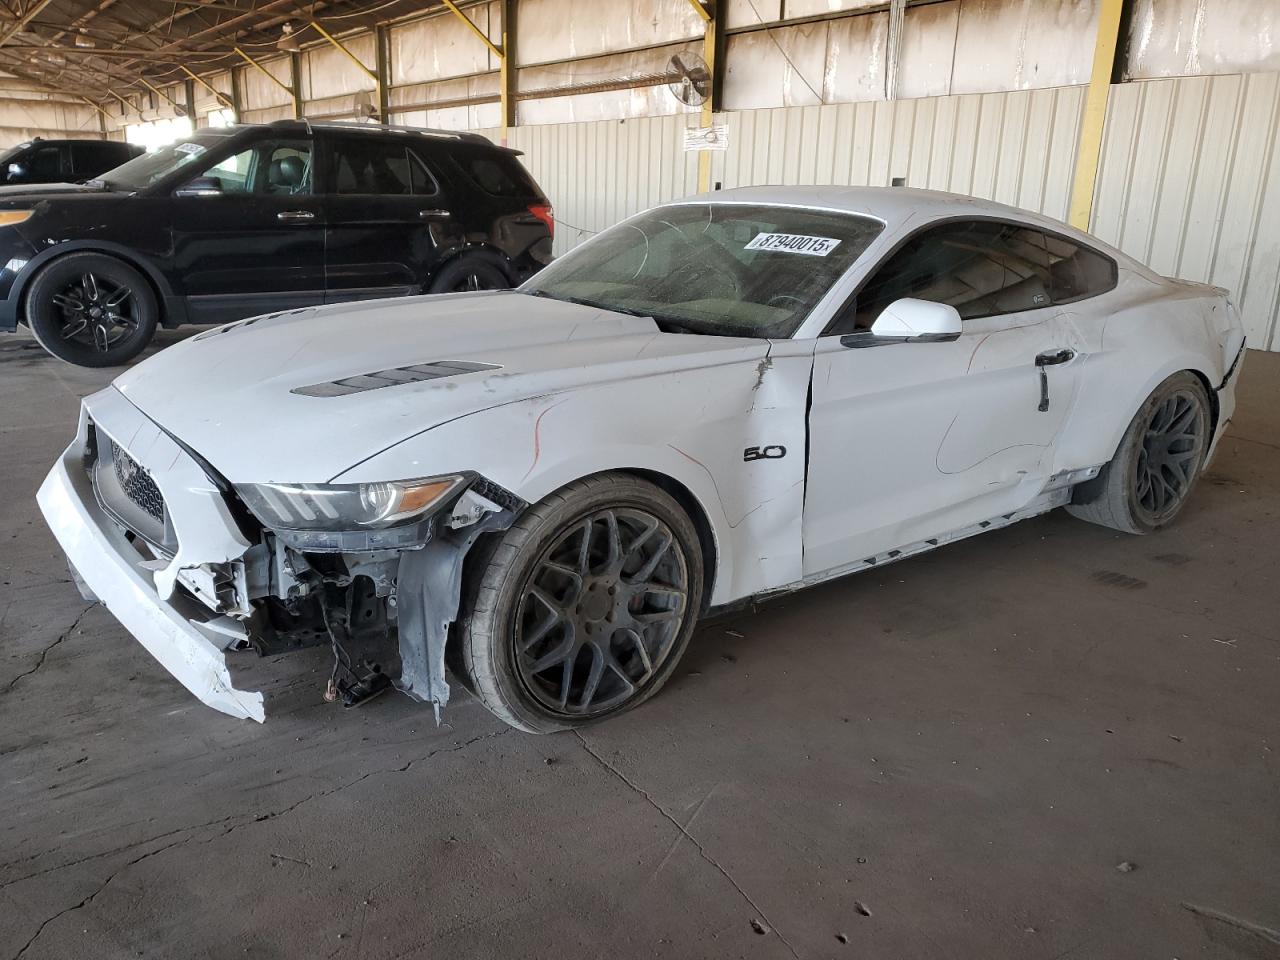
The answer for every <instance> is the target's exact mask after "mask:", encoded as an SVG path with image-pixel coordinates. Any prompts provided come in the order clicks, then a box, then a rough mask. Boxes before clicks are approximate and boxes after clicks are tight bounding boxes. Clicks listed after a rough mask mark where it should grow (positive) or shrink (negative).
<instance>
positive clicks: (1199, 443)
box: [1066, 370, 1212, 534]
mask: <svg viewBox="0 0 1280 960" xmlns="http://www.w3.org/2000/svg"><path fill="white" fill-rule="evenodd" d="M1211 422H1212V418H1211V417H1210V413H1209V395H1208V393H1207V392H1206V391H1205V388H1204V384H1203V383H1201V382H1200V379H1199V378H1198V377H1197V376H1196V375H1195V374H1193V373H1188V372H1187V371H1185V370H1184V371H1182V372H1181V373H1175V374H1174V375H1173V376H1171V377H1169V378H1168V379H1167V380H1165V381H1164V382H1163V383H1161V384H1160V385H1159V386H1158V387H1156V388H1155V390H1154V391H1152V393H1151V396H1149V397H1148V398H1147V400H1146V402H1145V403H1144V404H1143V405H1142V407H1141V408H1140V409H1139V410H1138V412H1137V414H1136V415H1135V416H1134V418H1133V421H1132V422H1131V423H1130V424H1129V429H1128V430H1126V431H1125V435H1124V439H1123V440H1121V441H1120V448H1119V449H1118V450H1117V451H1116V455H1115V457H1114V458H1113V459H1112V460H1111V462H1110V463H1108V464H1107V465H1106V466H1105V467H1103V469H1102V473H1101V474H1099V476H1098V477H1097V478H1096V479H1095V480H1092V481H1090V482H1089V484H1090V485H1091V486H1092V490H1091V491H1090V492H1091V493H1092V494H1093V495H1092V496H1091V497H1090V499H1089V502H1087V503H1073V504H1071V505H1069V506H1068V507H1067V508H1066V509H1067V512H1068V513H1070V514H1071V515H1072V516H1075V517H1079V518H1080V519H1081V520H1088V521H1089V522H1090V523H1096V524H1100V525H1101V526H1104V527H1111V528H1112V529H1113V530H1120V531H1122V532H1124V533H1137V534H1143V533H1153V532H1154V531H1156V530H1159V529H1160V528H1161V527H1165V526H1168V525H1169V524H1170V523H1172V522H1173V518H1174V517H1176V516H1177V515H1178V513H1179V511H1181V510H1182V507H1183V505H1184V504H1185V503H1186V502H1187V498H1188V497H1189V496H1190V495H1191V490H1192V488H1193V487H1194V486H1195V482H1196V479H1197V478H1198V477H1199V476H1200V469H1201V468H1202V467H1203V466H1204V458H1205V455H1206V453H1207V452H1208V449H1209V440H1210V436H1209V434H1210V429H1211Z"/></svg>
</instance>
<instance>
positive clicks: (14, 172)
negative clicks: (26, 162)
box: [5, 163, 27, 180]
mask: <svg viewBox="0 0 1280 960" xmlns="http://www.w3.org/2000/svg"><path fill="white" fill-rule="evenodd" d="M26 175H27V168H26V167H24V166H23V165H22V164H20V163H11V164H9V167H8V169H7V170H6V171H5V179H6V180H21V179H22V178H23V177H25V176H26Z"/></svg>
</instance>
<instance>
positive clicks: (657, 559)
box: [514, 508, 689, 718]
mask: <svg viewBox="0 0 1280 960" xmlns="http://www.w3.org/2000/svg"><path fill="white" fill-rule="evenodd" d="M688 591H689V574H688V566H687V562H686V558H685V556H684V552H683V549H682V548H681V546H680V544H679V543H678V542H677V540H676V538H675V536H674V534H673V533H672V531H671V530H670V528H669V527H667V525H666V524H665V523H663V522H662V521H661V520H660V519H658V518H657V517H655V516H654V515H653V514H651V513H649V512H647V511H645V510H641V509H634V508H632V509H609V510H599V511H596V512H594V513H592V514H590V515H589V516H587V517H585V518H583V519H582V520H581V521H580V522H579V523H577V524H575V525H574V526H572V527H570V528H569V529H567V530H565V531H563V532H562V533H561V534H560V535H559V537H557V538H556V540H555V541H554V542H553V543H552V544H551V545H550V546H549V547H548V548H547V549H546V550H545V551H544V552H543V554H542V557H541V558H540V559H539V561H538V563H537V565H536V566H535V567H534V569H533V571H532V573H531V574H530V575H529V576H528V578H527V579H526V580H525V583H524V586H523V588H522V591H521V604H520V612H519V614H518V617H517V621H516V625H515V637H514V642H515V645H516V663H517V667H518V670H519V673H520V679H521V681H522V682H523V683H524V684H525V686H526V688H527V689H528V690H529V692H530V693H531V694H532V695H533V696H534V698H535V699H537V700H538V702H539V703H540V704H542V706H543V707H545V708H546V709H547V710H548V711H549V712H551V713H553V714H556V715H559V716H564V717H577V718H589V717H595V716H599V715H601V714H604V713H608V712H609V711H611V710H614V709H616V708H618V707H619V706H621V705H622V704H624V703H625V702H626V701H627V700H629V699H631V698H632V697H633V696H635V695H636V694H637V693H639V692H640V691H641V690H642V689H643V688H644V687H645V686H646V684H648V683H649V682H650V681H651V680H652V679H653V677H654V676H655V675H656V674H657V673H658V672H659V671H660V670H661V669H662V667H663V666H664V664H665V662H666V659H667V657H668V656H670V654H671V652H672V650H673V649H674V647H675V643H676V638H677V636H678V635H679V633H680V628H681V626H682V624H683V621H684V618H685V617H686V616H687V613H688V610H689V592H688Z"/></svg>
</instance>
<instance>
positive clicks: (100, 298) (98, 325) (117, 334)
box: [52, 273, 138, 353]
mask: <svg viewBox="0 0 1280 960" xmlns="http://www.w3.org/2000/svg"><path fill="white" fill-rule="evenodd" d="M52 302H53V305H54V307H56V308H57V309H58V311H59V312H60V313H61V314H62V339H63V340H77V341H79V342H81V343H84V344H87V345H89V346H92V347H93V348H94V349H96V350H98V351H100V352H102V353H106V352H107V351H109V350H110V349H111V347H112V346H113V345H114V344H116V343H117V342H118V341H119V340H121V339H122V338H123V337H126V336H128V335H129V334H130V333H132V332H133V331H134V330H136V329H137V327H138V322H137V320H136V319H134V317H133V315H132V314H133V291H132V290H131V289H130V288H129V287H128V286H127V285H125V284H122V283H115V282H113V281H110V280H104V279H103V278H101V277H99V276H98V275H97V274H94V273H86V274H84V275H83V276H82V277H81V278H80V280H79V282H78V283H71V284H68V285H67V286H66V287H64V288H63V289H62V290H61V291H59V292H58V293H55V294H54V295H53V297H52Z"/></svg>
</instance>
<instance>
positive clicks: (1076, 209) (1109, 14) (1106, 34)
mask: <svg viewBox="0 0 1280 960" xmlns="http://www.w3.org/2000/svg"><path fill="white" fill-rule="evenodd" d="M1123 10H1124V0H1102V3H1101V6H1100V9H1099V10H1098V37H1097V40H1096V41H1095V43H1094V48H1093V74H1092V75H1091V76H1090V78H1089V93H1088V95H1087V97H1086V98H1085V104H1084V117H1083V119H1082V120H1081V122H1080V148H1079V151H1078V152H1077V153H1076V169H1075V176H1074V177H1073V178H1072V180H1071V207H1070V214H1069V216H1068V220H1069V221H1070V223H1071V225H1072V226H1073V227H1079V228H1080V229H1081V230H1088V229H1089V218H1090V215H1091V214H1092V213H1093V188H1094V185H1095V183H1096V182H1097V179H1098V159H1099V157H1100V156H1101V154H1102V127H1103V123H1104V121H1105V120H1106V118H1107V99H1108V97H1109V96H1110V93H1111V74H1112V71H1113V70H1114V69H1115V62H1116V44H1117V43H1118V41H1119V38H1120V15H1121V13H1122V11H1123Z"/></svg>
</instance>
